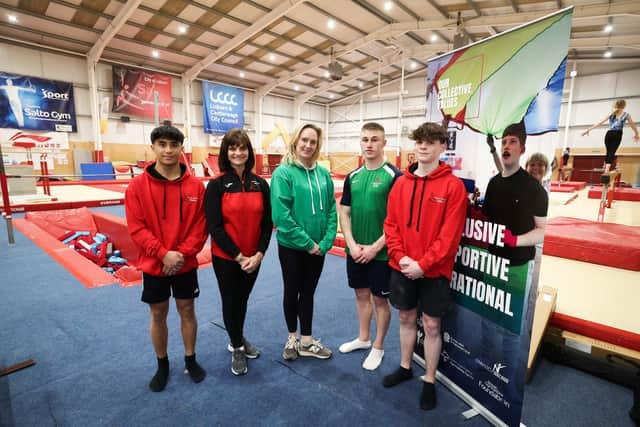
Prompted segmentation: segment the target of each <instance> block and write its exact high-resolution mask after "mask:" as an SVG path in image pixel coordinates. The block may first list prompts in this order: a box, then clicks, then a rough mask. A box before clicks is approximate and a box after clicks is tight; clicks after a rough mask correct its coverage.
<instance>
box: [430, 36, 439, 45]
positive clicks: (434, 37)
mask: <svg viewBox="0 0 640 427" xmlns="http://www.w3.org/2000/svg"><path fill="white" fill-rule="evenodd" d="M437 41H438V35H437V34H431V43H435V42H437Z"/></svg>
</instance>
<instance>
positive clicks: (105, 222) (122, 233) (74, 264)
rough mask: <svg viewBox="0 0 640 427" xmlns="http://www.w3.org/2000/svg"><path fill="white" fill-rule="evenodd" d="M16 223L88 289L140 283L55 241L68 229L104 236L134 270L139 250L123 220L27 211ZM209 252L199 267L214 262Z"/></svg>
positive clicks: (82, 212)
mask: <svg viewBox="0 0 640 427" xmlns="http://www.w3.org/2000/svg"><path fill="white" fill-rule="evenodd" d="M14 224H15V226H16V228H17V229H18V230H20V231H21V232H22V233H23V234H24V235H25V236H27V237H28V238H29V239H31V240H32V241H33V242H34V243H35V244H36V245H38V246H39V247H40V248H41V249H42V250H44V251H45V252H46V253H48V254H49V255H50V256H51V257H52V258H53V259H55V260H56V261H57V262H58V263H60V264H61V265H62V266H63V267H64V268H66V269H67V270H68V271H69V272H70V273H71V274H73V275H74V276H75V277H76V279H78V280H79V281H80V282H81V283H82V284H83V285H84V286H86V287H87V288H95V287H99V286H104V285H110V284H112V283H119V284H120V286H122V287H128V286H135V285H139V284H140V281H141V278H142V272H141V271H139V270H133V271H130V272H129V273H128V274H126V275H118V272H116V275H115V276H113V275H111V274H109V273H107V272H105V271H104V270H103V269H102V268H100V267H99V266H97V265H96V264H94V263H93V262H91V261H89V260H88V259H87V258H85V257H83V256H82V255H80V254H79V253H77V252H76V251H74V250H73V249H71V248H69V247H68V246H66V245H64V244H63V243H62V242H61V241H59V240H58V239H57V238H56V236H58V235H60V234H62V233H63V232H65V231H66V230H76V231H85V230H86V231H90V232H91V233H95V232H96V231H98V232H101V233H105V234H107V235H108V236H109V239H110V240H111V241H112V242H113V243H114V245H115V248H116V249H119V250H120V251H121V253H122V256H123V257H124V258H126V259H127V261H128V262H129V263H130V265H132V266H134V267H135V264H136V261H137V260H138V249H137V247H136V246H135V245H134V243H133V241H132V240H131V237H130V236H129V232H128V230H127V222H126V220H125V219H124V218H122V217H119V216H117V215H110V214H107V213H104V212H91V211H89V209H87V208H86V207H85V208H80V209H65V210H55V211H48V212H28V213H27V214H26V215H25V217H24V218H16V219H15V220H14ZM210 252H211V249H210V247H209V245H205V247H204V248H203V249H202V251H200V253H199V254H198V263H199V265H200V267H204V266H206V265H208V264H209V263H211V253H210Z"/></svg>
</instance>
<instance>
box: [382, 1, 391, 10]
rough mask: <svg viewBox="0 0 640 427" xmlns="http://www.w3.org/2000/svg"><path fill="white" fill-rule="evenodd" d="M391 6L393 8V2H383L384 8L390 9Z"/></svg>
mask: <svg viewBox="0 0 640 427" xmlns="http://www.w3.org/2000/svg"><path fill="white" fill-rule="evenodd" d="M391 8H393V2H392V1H386V2H384V10H391Z"/></svg>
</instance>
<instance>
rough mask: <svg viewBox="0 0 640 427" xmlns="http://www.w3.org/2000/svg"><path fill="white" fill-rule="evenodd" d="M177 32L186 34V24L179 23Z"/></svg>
mask: <svg viewBox="0 0 640 427" xmlns="http://www.w3.org/2000/svg"><path fill="white" fill-rule="evenodd" d="M178 32H179V33H180V34H186V32H187V26H186V25H180V26H179V27H178Z"/></svg>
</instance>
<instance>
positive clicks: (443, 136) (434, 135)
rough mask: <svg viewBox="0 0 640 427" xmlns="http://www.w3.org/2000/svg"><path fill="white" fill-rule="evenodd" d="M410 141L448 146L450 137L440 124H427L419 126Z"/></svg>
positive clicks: (411, 135)
mask: <svg viewBox="0 0 640 427" xmlns="http://www.w3.org/2000/svg"><path fill="white" fill-rule="evenodd" d="M409 139H412V140H414V141H427V140H428V141H436V140H437V141H440V144H446V143H447V141H448V140H449V135H448V134H447V130H446V129H445V128H444V126H442V125H440V124H438V123H431V122H426V123H423V124H421V125H420V126H418V127H417V128H416V129H415V130H414V131H413V132H411V134H410V135H409Z"/></svg>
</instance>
